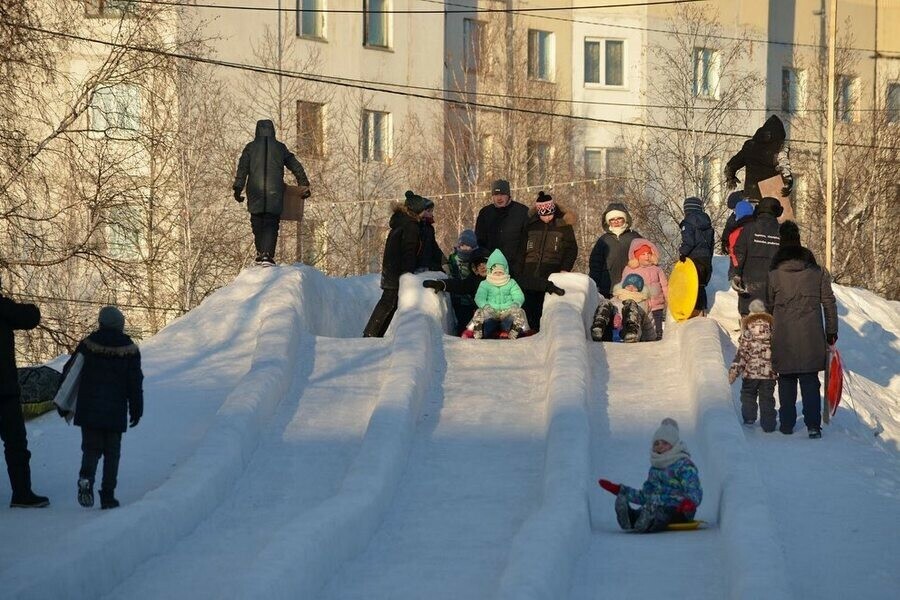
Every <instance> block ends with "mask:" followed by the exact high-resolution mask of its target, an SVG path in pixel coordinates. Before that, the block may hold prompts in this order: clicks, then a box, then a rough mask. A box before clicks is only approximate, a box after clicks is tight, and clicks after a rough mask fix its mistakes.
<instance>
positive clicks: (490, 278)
mask: <svg viewBox="0 0 900 600" xmlns="http://www.w3.org/2000/svg"><path fill="white" fill-rule="evenodd" d="M485 279H487V282H488V283H489V284H491V285H495V286H497V287H503V286H504V285H506V284H507V283H509V275H508V274H507V273H494V272H493V271H491V272H490V273H488V274H487V277H486V278H485Z"/></svg>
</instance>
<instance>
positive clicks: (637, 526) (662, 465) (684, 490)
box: [600, 418, 703, 533]
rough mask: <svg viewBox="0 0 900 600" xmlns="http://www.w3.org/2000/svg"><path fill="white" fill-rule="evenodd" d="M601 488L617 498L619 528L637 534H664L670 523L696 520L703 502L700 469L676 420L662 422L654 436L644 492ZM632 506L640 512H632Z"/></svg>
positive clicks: (602, 484)
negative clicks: (696, 514)
mask: <svg viewBox="0 0 900 600" xmlns="http://www.w3.org/2000/svg"><path fill="white" fill-rule="evenodd" d="M600 487H602V488H603V489H604V490H606V491H608V492H609V493H611V494H614V495H615V496H616V518H617V520H618V521H619V526H620V527H621V528H622V529H625V530H627V531H635V532H637V533H654V532H657V531H662V530H664V529H665V528H666V527H668V526H669V524H670V523H686V522H688V521H692V520H693V519H694V514H695V513H696V511H697V507H698V506H699V505H700V502H701V501H702V500H703V489H702V488H701V487H700V477H699V474H698V472H697V466H696V465H695V464H694V462H693V461H692V460H691V455H690V453H689V452H688V449H687V446H685V444H684V442H682V441H681V437H680V435H679V433H678V423H677V422H676V421H675V419H669V418H666V419H663V421H662V424H661V425H660V426H659V429H657V430H656V433H654V434H653V447H652V450H651V452H650V473H649V475H648V476H647V481H645V482H644V485H643V486H642V487H641V489H636V488H632V487H628V486H627V485H619V484H617V483H613V482H611V481H609V480H607V479H601V480H600ZM632 504H636V505H638V506H640V508H638V509H635V508H632V506H631V505H632Z"/></svg>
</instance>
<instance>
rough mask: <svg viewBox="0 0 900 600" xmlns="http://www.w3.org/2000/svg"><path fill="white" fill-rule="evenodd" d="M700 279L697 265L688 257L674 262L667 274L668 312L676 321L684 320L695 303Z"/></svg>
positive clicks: (689, 314) (692, 309) (689, 315)
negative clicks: (669, 273) (669, 272)
mask: <svg viewBox="0 0 900 600" xmlns="http://www.w3.org/2000/svg"><path fill="white" fill-rule="evenodd" d="M699 288H700V280H699V279H698V277H697V267H696V266H694V261H692V260H691V259H689V258H686V259H684V262H680V261H678V262H676V263H675V266H674V267H672V274H671V275H669V312H671V313H672V316H673V317H674V318H675V320H676V321H686V320H687V319H689V318H690V317H691V313H693V312H694V307H695V306H696V305H697V292H698V290H699Z"/></svg>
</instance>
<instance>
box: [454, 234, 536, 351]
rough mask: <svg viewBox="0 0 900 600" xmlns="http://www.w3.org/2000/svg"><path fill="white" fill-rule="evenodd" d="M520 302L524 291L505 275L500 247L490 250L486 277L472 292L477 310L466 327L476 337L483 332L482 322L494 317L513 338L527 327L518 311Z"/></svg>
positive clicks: (523, 312) (505, 267)
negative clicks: (475, 290)
mask: <svg viewBox="0 0 900 600" xmlns="http://www.w3.org/2000/svg"><path fill="white" fill-rule="evenodd" d="M523 302H525V294H524V293H523V292H522V288H520V287H519V284H518V283H516V281H515V280H514V279H512V278H511V277H510V276H509V263H508V262H507V261H506V257H505V256H503V253H502V252H500V250H494V251H493V252H491V255H490V256H489V257H488V261H487V277H486V278H485V280H484V281H482V282H481V283H480V284H479V285H478V291H477V292H475V305H476V306H477V307H478V310H476V311H475V316H474V317H472V320H471V321H470V322H469V325H468V326H467V327H466V329H468V330H469V331H472V332H473V333H474V335H473V336H472V337H475V338H480V337H482V336H483V335H484V322H485V321H489V320H491V319H496V320H498V321H500V324H501V327H502V328H503V329H504V330H507V331H508V332H509V337H510V339H515V338H517V337H518V336H519V335H520V334H521V333H522V332H523V331H526V330H527V329H528V318H527V317H526V316H525V311H524V310H522V303H523Z"/></svg>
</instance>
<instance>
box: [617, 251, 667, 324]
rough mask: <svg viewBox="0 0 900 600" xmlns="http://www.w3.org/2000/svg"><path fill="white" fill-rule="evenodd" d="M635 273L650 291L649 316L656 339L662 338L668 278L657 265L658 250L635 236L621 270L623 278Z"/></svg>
mask: <svg viewBox="0 0 900 600" xmlns="http://www.w3.org/2000/svg"><path fill="white" fill-rule="evenodd" d="M631 273H637V274H638V275H640V276H641V277H643V278H644V287H646V288H647V291H648V292H649V293H650V302H649V308H650V316H651V317H652V318H653V327H654V328H655V329H656V339H657V340H661V339H662V333H663V327H662V326H663V321H665V312H666V301H667V299H668V297H669V280H668V279H667V278H666V272H665V271H663V270H662V269H661V268H660V267H659V250H657V249H656V246H655V245H654V244H653V242H651V241H650V240H645V239H644V238H637V239H634V240H632V241H631V246H630V247H629V249H628V265H627V266H626V267H625V269H624V270H623V271H622V277H623V278H625V277H627V276H628V275H630V274H631Z"/></svg>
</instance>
